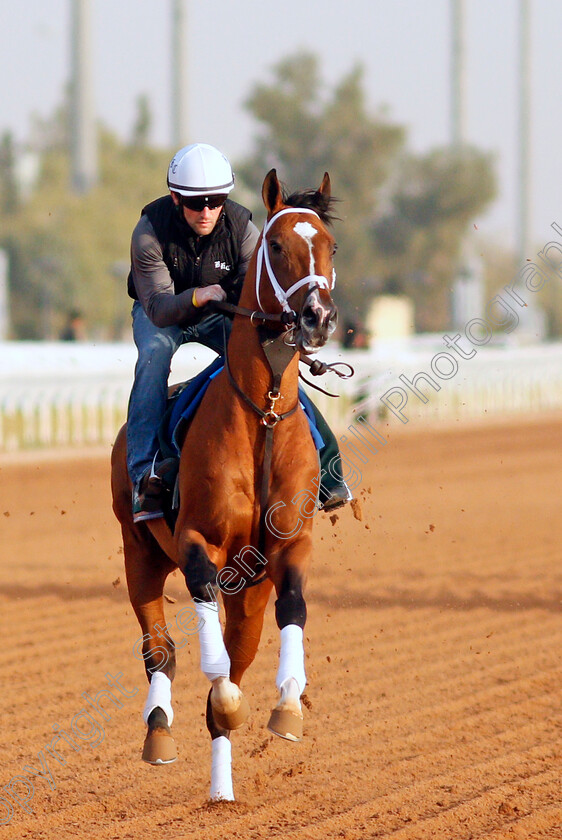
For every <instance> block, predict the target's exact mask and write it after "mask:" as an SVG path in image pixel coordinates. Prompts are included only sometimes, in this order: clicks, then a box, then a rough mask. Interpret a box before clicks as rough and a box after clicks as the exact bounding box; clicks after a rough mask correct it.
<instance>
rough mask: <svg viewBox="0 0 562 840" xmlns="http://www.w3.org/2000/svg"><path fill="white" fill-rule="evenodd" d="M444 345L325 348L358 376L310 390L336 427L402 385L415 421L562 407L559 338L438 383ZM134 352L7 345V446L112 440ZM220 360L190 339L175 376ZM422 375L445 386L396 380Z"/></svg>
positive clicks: (381, 412)
mask: <svg viewBox="0 0 562 840" xmlns="http://www.w3.org/2000/svg"><path fill="white" fill-rule="evenodd" d="M444 349H446V348H444V346H443V343H442V341H441V343H439V337H435V338H434V337H422V338H417V339H413V340H411V341H410V342H408V343H405V344H400V345H394V346H392V345H390V346H386V347H382V346H381V347H378V348H377V349H376V350H373V351H367V352H359V351H353V352H344V351H341V350H340V349H339V348H338V347H337V346H334V347H332V348H328V350H326V351H324V352H323V353H322V354H321V357H322V358H323V359H324V360H325V361H338V360H345V361H349V362H350V363H351V364H352V365H353V366H354V367H355V370H356V375H355V377H354V378H353V379H351V380H348V381H342V380H340V379H338V378H337V377H335V376H333V375H331V376H329V377H322V378H321V379H314V380H313V381H314V382H316V383H318V384H320V385H322V387H324V388H326V389H327V390H329V391H334V392H335V393H339V394H340V395H341V396H340V398H339V399H337V400H334V399H331V398H329V397H327V396H324V395H323V394H320V393H318V392H316V391H313V390H310V395H311V397H312V398H313V400H314V401H315V402H316V404H317V405H318V407H319V409H320V410H321V411H322V412H323V413H324V415H325V416H326V419H327V420H328V422H329V423H330V425H331V426H332V427H333V428H334V430H335V431H336V432H338V433H339V432H341V431H343V430H344V429H345V427H346V426H347V425H348V424H349V423H351V422H352V420H353V417H354V416H357V415H359V414H361V415H363V416H365V417H368V418H369V419H370V420H371V422H372V423H375V422H377V421H378V420H380V418H381V417H388V418H390V419H393V414H394V412H393V411H392V410H389V408H388V406H385V405H384V403H383V402H382V401H381V397H382V396H384V395H385V394H387V393H388V392H389V390H390V389H396V388H402V389H403V390H404V392H405V394H406V395H407V403H406V405H405V406H404V407H403V408H402V414H403V416H404V417H406V418H407V419H408V421H410V420H414V419H415V420H416V421H427V422H430V421H431V422H433V421H448V422H450V421H452V420H455V419H457V418H459V419H464V418H466V419H473V418H477V417H485V416H492V415H497V414H506V413H515V412H519V413H521V412H525V413H528V412H540V411H547V410H552V409H560V408H562V345H561V344H552V345H540V346H533V347H521V348H518V347H511V348H509V347H504V348H480V349H479V350H478V353H477V355H476V356H475V357H474V358H473V359H470V360H461V359H460V358H459V360H458V361H459V368H458V372H457V373H456V375H455V376H454V377H453V378H451V379H449V380H442V379H441V380H440V379H438V377H436V376H435V374H434V373H432V370H431V360H432V358H433V356H434V355H435V353H438V352H442V351H443V350H444ZM135 358H136V351H135V348H134V346H132V345H128V344H109V345H108V344H106V345H97V346H96V345H90V344H70V343H68V344H65V343H60V344H59V343H51V344H49V343H45V344H43V343H26V342H5V343H0V452H13V451H18V450H23V449H32V448H38V447H57V446H75V445H76V446H83V445H91V444H110V443H111V441H112V440H113V439H114V437H115V435H116V433H117V431H118V429H119V427H120V426H121V424H122V423H123V422H124V420H125V417H126V410H127V401H128V398H129V392H130V387H131V383H132V378H133V370H134V364H135ZM213 358H214V354H213V353H211V352H210V351H207V350H205V349H204V348H200V347H198V346H196V345H193V344H190V345H187V346H186V347H184V348H181V349H180V351H179V352H178V353H177V354H176V357H175V359H174V365H173V367H172V375H171V377H170V382H178V381H183V380H185V379H189V378H190V377H191V376H194V375H195V374H196V373H198V372H199V371H200V370H202V368H203V367H204V366H205V365H206V364H208V363H209V362H210V361H211V360H212V359H213ZM420 372H423V373H426V374H428V375H429V376H431V377H432V379H433V380H434V381H436V382H437V384H438V385H440V390H439V391H435V390H434V389H433V388H432V387H431V385H429V384H427V383H425V384H424V382H423V381H420V382H419V384H418V387H419V390H420V391H421V392H422V393H424V394H425V396H426V398H427V400H428V402H427V403H425V404H424V403H423V402H422V401H421V400H420V399H419V398H418V397H416V396H415V395H414V393H413V392H411V391H410V390H409V389H408V388H407V387H405V386H404V383H403V381H402V380H400V378H399V377H400V375H401V374H403V375H404V376H405V377H406V378H408V379H409V380H412V379H413V377H414V376H415V375H416V374H418V373H420ZM304 373H305V375H306V371H304ZM309 378H310V377H309ZM397 394H398V392H395V400H394V401H395V403H397V402H398V401H399V400H398V396H397ZM394 422H399V421H398V419H397V417H394Z"/></svg>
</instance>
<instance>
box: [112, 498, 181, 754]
mask: <svg viewBox="0 0 562 840" xmlns="http://www.w3.org/2000/svg"><path fill="white" fill-rule="evenodd" d="M128 504H129V507H130V502H128ZM129 516H130V513H129ZM121 530H122V533H123V549H124V554H125V572H126V575H127V586H128V589H129V598H130V601H131V605H132V607H133V609H134V611H135V615H136V616H137V618H138V621H139V624H140V626H141V631H142V658H143V660H144V667H145V672H146V676H147V679H148V682H149V684H150V687H149V690H148V696H147V700H146V703H145V707H144V712H143V719H144V722H145V723H146V725H147V727H148V729H147V734H146V738H145V742H144V747H143V753H142V758H143V761H146V762H148V763H149V764H169V763H171V762H173V761H175V760H176V758H177V750H176V745H175V742H174V739H173V738H172V734H171V731H170V727H171V725H172V720H173V711H172V680H173V679H174V676H175V671H176V654H175V646H174V643H173V640H172V638H171V636H170V635H169V633H168V631H167V629H166V620H165V618H164V603H163V597H162V595H163V591H164V583H165V581H166V578H167V577H168V575H169V573H170V572H171V571H173V569H175V568H176V565H175V563H172V561H171V560H170V559H169V558H168V557H167V556H166V555H165V554H164V552H163V551H162V549H161V548H160V547H159V545H158V544H157V543H156V541H155V539H154V538H153V537H152V536H151V534H150V532H149V531H148V528H147V527H146V525H145V524H144V523H139V524H137V525H134V524H133V522H132V519H131V522H130V524H129V523H128V522H127V521H125V522H123V521H122V523H121Z"/></svg>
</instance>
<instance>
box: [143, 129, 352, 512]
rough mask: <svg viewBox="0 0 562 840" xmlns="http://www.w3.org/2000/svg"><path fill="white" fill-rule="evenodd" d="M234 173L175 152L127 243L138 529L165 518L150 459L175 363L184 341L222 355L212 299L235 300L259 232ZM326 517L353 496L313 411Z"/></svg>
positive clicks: (203, 154) (191, 149) (215, 156)
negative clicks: (238, 195)
mask: <svg viewBox="0 0 562 840" xmlns="http://www.w3.org/2000/svg"><path fill="white" fill-rule="evenodd" d="M233 186H234V175H233V172H232V168H231V166H230V163H229V161H228V160H227V158H226V157H225V156H224V155H223V154H222V153H221V152H219V151H218V149H215V148H214V147H213V146H209V145H206V144H203V143H195V144H193V145H190V146H186V147H184V148H183V149H180V150H179V151H178V152H177V154H176V155H174V157H173V158H172V161H171V163H170V166H169V169H168V188H169V190H170V195H166V196H163V197H162V198H158V199H156V200H155V201H153V202H151V203H150V204H148V205H147V206H146V207H144V208H143V210H142V214H141V218H140V220H139V222H138V224H137V225H136V227H135V229H134V231H133V235H132V240H131V271H130V274H129V280H128V290H129V295H130V296H131V297H132V298H133V299H134V301H135V302H134V304H133V311H132V316H133V336H134V340H135V344H136V346H137V349H138V360H137V364H136V367H135V380H134V383H133V388H132V391H131V397H130V401H129V411H128V419H127V466H128V470H129V475H130V477H131V481H132V482H133V518H134V521H135V522H140V521H143V520H146V519H156V518H158V517H161V516H163V511H162V506H161V492H162V478H163V477H164V475H165V473H166V470H167V469H168V468H169V464H168V462H167V461H163V462H161V463H158V462H157V461H156V458H157V454H158V449H159V443H158V430H159V426H160V423H161V420H162V418H163V416H164V413H165V410H166V404H167V396H168V390H167V384H168V376H169V373H170V364H171V360H172V356H173V355H174V353H175V352H176V350H177V349H178V348H179V347H180V346H181V345H182V344H185V343H187V342H192V341H193V342H197V343H199V344H203V345H205V346H207V347H210V348H211V349H212V350H214V351H215V352H217V353H219V354H220V355H222V354H224V340H225V336H226V338H228V336H229V334H230V329H231V326H232V320H231V316H229V314H223V313H222V312H216V311H215V310H214V309H213V308H212V306H209V305H208V304H210V303H212V302H213V301H225V300H226V301H228V302H229V303H234V304H236V303H238V298H239V295H240V291H241V288H242V282H243V280H244V276H245V274H246V269H247V267H248V263H249V261H250V258H251V256H252V253H253V251H254V248H255V245H256V242H257V240H258V236H259V233H258V230H257V228H256V227H255V225H254V224H253V223H252V221H251V213H250V211H249V210H247V209H246V208H245V207H242V206H241V205H240V204H237V203H236V202H234V201H232V200H230V199H229V198H228V194H229V193H230V191H231V190H232V188H233ZM314 413H315V420H316V425H317V428H318V431H319V433H320V435H321V437H322V439H323V440H324V444H325V445H324V447H323V448H322V449H321V450H320V453H319V455H320V461H321V468H322V484H321V487H320V501H321V503H322V509H323V510H334V509H335V508H337V507H339V506H340V505H342V504H345V502H347V501H349V499H350V498H351V493H350V491H349V489H348V487H347V485H346V484H345V482H344V480H343V477H342V472H341V461H340V455H339V449H338V445H337V442H336V439H335V437H334V435H333V433H332V432H331V430H330V429H329V427H328V425H327V423H326V421H325V420H324V418H323V417H322V415H320V413H319V412H318V410H317V409H315V410H314Z"/></svg>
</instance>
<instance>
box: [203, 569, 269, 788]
mask: <svg viewBox="0 0 562 840" xmlns="http://www.w3.org/2000/svg"><path fill="white" fill-rule="evenodd" d="M271 589H272V583H271V581H270V580H267V579H266V580H264V581H263V582H262V583H261V584H259V585H258V586H255V587H252V588H250V589H245V590H242V591H241V592H239V593H235V594H231V595H228V594H225V596H224V604H225V611H226V627H225V632H224V643H225V647H226V649H227V651H228V655H229V658H230V678H231V680H232V682H233V683H235V684H236V685H237V686H239V685H240V682H241V680H242V676H243V674H244V672H245V671H246V669H247V668H248V666H249V665H250V664H251V663H252V662H253V659H254V657H255V655H256V652H257V649H258V645H259V641H260V637H261V631H262V627H263V616H264V612H265V607H266V605H267V602H268V599H269V595H270V593H271ZM217 717H219V719H221V716H220V715H217V714H216V712H215V710H214V708H213V706H212V703H211V692H209V696H208V698H207V729H208V730H209V733H210V735H211V739H212V762H211V799H215V800H217V799H229V800H233V799H234V791H233V788H232V749H231V744H230V732H229V730H228V729H225V728H223V727H221V726H219V725H218V724H217V721H216V718H217Z"/></svg>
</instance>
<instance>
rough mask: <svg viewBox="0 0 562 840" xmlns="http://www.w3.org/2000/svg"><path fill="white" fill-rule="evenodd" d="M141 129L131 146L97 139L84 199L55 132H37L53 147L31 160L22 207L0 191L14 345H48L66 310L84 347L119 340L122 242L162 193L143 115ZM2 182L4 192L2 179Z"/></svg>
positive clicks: (159, 157) (0, 238) (124, 267)
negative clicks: (34, 164) (76, 320)
mask: <svg viewBox="0 0 562 840" xmlns="http://www.w3.org/2000/svg"><path fill="white" fill-rule="evenodd" d="M141 116H142V114H141ZM56 119H60V115H59V116H58V117H57V118H56ZM143 120H144V121H141V122H140V123H137V127H136V130H135V136H134V138H133V142H132V143H131V144H123V143H121V142H120V141H118V140H117V139H116V138H115V137H114V136H113V135H112V134H110V133H109V132H107V131H105V130H101V131H100V138H99V152H100V166H99V171H100V175H99V181H98V184H97V185H96V187H94V188H93V189H92V190H91V191H90V192H88V193H87V194H86V195H77V194H76V193H74V192H72V190H71V189H70V163H69V153H68V150H67V143H66V142H64V141H63V142H61V140H60V133H59V132H57V131H51V132H49V131H47V132H46V134H47V135H49V133H50V134H51V136H53V138H55V139H53V140H52V142H50V143H48V145H47V147H46V148H45V149H44V150H43V151H42V153H41V155H40V173H39V177H38V181H37V184H36V186H35V189H34V190H33V193H32V195H31V197H30V198H29V199H28V200H27V201H20V202H19V203H18V205H17V207H15V208H14V207H13V202H8V201H7V199H6V198H5V196H6V195H8V193H7V192H6V190H5V188H3V189H2V193H1V195H2V206H1V209H0V220H1V225H0V231H1V233H0V247H3V248H5V249H6V250H7V251H8V254H9V257H10V307H11V320H12V333H13V337H14V338H26V339H39V338H56V337H57V336H58V335H59V334H60V330H61V329H62V326H63V324H64V323H65V321H66V318H67V314H68V312H69V311H71V310H78V311H80V312H81V314H82V315H83V317H84V320H85V323H86V330H87V333H88V335H90V336H91V337H96V338H103V339H114V338H120V337H121V336H122V335H123V333H125V332H126V331H127V328H128V324H129V318H130V309H131V301H130V299H129V298H128V297H127V292H126V283H125V280H126V275H127V271H128V255H129V247H130V237H131V232H132V230H133V227H134V226H135V224H136V222H137V220H138V218H139V215H140V211H141V209H142V207H143V206H144V205H145V204H146V203H147V202H148V201H151V200H152V199H153V198H156V197H157V196H158V195H162V194H164V193H165V191H166V186H165V179H164V175H163V173H165V172H166V167H167V164H168V162H169V158H170V154H169V152H168V151H155V150H153V149H150V148H149V147H147V146H146V145H145V144H144V139H143V138H144V134H145V132H146V130H147V124H146V114H145V116H144V117H143ZM139 126H140V127H139ZM2 172H3V176H2V179H1V180H0V184H1V185H2V187H4V183H5V182H6V181H7V180H9V179H8V175H7V173H6V170H5V168H4V167H2ZM9 204H11V208H10V206H8V205H9Z"/></svg>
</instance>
